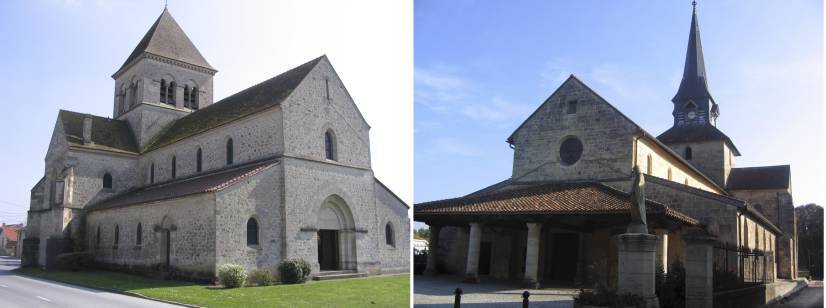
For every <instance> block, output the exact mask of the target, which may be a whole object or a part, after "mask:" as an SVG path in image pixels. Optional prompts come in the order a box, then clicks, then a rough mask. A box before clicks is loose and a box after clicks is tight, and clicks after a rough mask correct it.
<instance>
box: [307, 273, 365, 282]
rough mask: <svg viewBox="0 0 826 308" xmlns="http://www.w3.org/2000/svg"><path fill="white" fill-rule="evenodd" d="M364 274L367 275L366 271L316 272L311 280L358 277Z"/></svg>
mask: <svg viewBox="0 0 826 308" xmlns="http://www.w3.org/2000/svg"><path fill="white" fill-rule="evenodd" d="M365 276H367V274H366V273H358V272H355V271H331V272H321V273H318V274H317V275H316V276H315V277H313V280H317V281H322V280H333V279H348V278H359V277H365Z"/></svg>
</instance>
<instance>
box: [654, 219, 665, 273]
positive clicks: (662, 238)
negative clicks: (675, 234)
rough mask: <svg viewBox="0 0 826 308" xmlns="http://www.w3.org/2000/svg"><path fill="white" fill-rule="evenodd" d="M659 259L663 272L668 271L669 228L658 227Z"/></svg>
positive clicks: (656, 231)
mask: <svg viewBox="0 0 826 308" xmlns="http://www.w3.org/2000/svg"><path fill="white" fill-rule="evenodd" d="M654 232H655V233H656V234H657V261H656V263H658V264H659V266H660V268H661V269H662V271H663V273H668V230H664V229H657V230H655V231H654Z"/></svg>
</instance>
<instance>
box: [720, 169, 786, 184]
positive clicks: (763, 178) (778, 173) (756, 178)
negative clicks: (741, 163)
mask: <svg viewBox="0 0 826 308" xmlns="http://www.w3.org/2000/svg"><path fill="white" fill-rule="evenodd" d="M791 176H792V171H791V167H790V166H789V165H780V166H765V167H750V168H732V169H731V172H730V173H729V176H728V180H727V181H726V188H727V189H730V190H741V189H743V190H745V189H788V188H789V187H791Z"/></svg>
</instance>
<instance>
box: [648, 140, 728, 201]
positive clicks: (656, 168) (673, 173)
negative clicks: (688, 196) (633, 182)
mask: <svg viewBox="0 0 826 308" xmlns="http://www.w3.org/2000/svg"><path fill="white" fill-rule="evenodd" d="M636 145H637V155H636V160H637V161H636V164H637V165H638V166H640V171H641V172H643V173H645V174H649V175H652V176H656V177H658V178H661V179H667V180H669V181H672V182H675V183H680V184H683V185H686V186H690V187H694V188H697V189H702V190H705V191H709V192H714V193H721V190H720V189H719V188H717V187H714V184H713V183H710V182H709V181H708V180H706V179H705V178H703V177H702V176H701V175H699V174H698V173H697V172H695V171H693V170H691V169H690V168H688V166H686V165H685V164H684V163H683V162H681V161H679V160H678V159H677V158H675V157H674V156H672V155H671V154H670V153H668V152H667V151H666V150H665V149H663V148H662V147H661V146H660V145H658V144H655V143H654V142H652V141H651V140H648V139H647V138H640V139H639V140H637V144H636ZM649 157H651V167H650V169H651V172H648V171H649V167H648V158H649Z"/></svg>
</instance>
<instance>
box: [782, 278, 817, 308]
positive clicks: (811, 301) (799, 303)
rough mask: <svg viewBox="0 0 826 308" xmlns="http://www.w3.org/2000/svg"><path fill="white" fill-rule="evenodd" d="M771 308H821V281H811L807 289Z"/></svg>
mask: <svg viewBox="0 0 826 308" xmlns="http://www.w3.org/2000/svg"><path fill="white" fill-rule="evenodd" d="M771 307H794V308H798V307H800V308H810V307H811V308H814V307H817V308H821V307H823V281H812V282H810V283H809V286H808V287H807V288H805V289H803V290H801V291H800V292H798V293H797V294H795V295H794V296H792V297H791V298H789V299H786V300H784V301H783V302H782V303H777V304H775V305H772V306H771Z"/></svg>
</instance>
